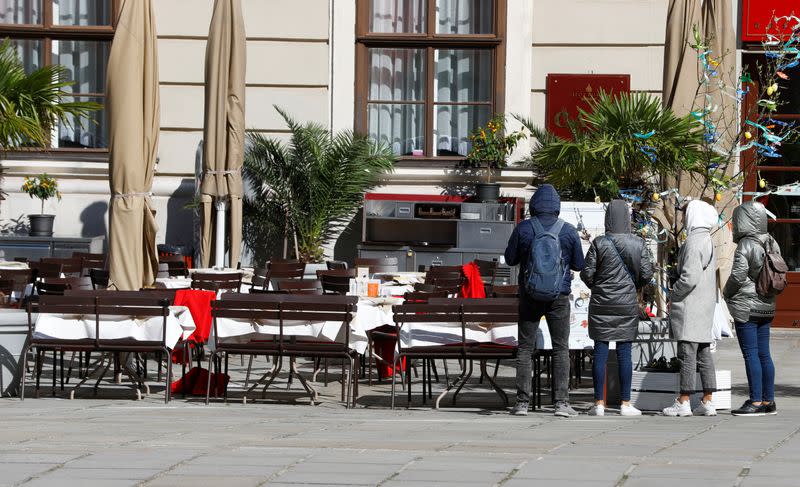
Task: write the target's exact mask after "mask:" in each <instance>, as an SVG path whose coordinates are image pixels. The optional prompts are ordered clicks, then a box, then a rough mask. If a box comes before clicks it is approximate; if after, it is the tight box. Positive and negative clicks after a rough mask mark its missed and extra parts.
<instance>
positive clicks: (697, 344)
mask: <svg viewBox="0 0 800 487" xmlns="http://www.w3.org/2000/svg"><path fill="white" fill-rule="evenodd" d="M685 215H686V216H685V218H684V222H685V223H684V226H685V229H686V233H687V237H686V242H684V243H683V246H682V247H681V250H680V252H679V253H678V275H679V277H678V281H677V282H676V283H675V285H674V286H672V292H671V293H670V296H669V298H670V317H669V318H670V326H671V327H672V334H673V338H674V339H675V340H677V341H678V359H679V360H680V361H681V374H680V375H681V379H680V388H681V391H680V397H678V398H677V399H676V400H675V403H674V404H673V405H672V406H670V407H667V408H664V410H663V412H664V415H666V416H691V415H692V414H695V415H698V416H716V414H717V411H716V409H715V408H714V406H713V405H712V403H711V395H712V393H713V392H714V390H716V388H717V383H716V371H715V370H714V360H713V358H712V357H711V343H712V342H713V341H714V338H713V333H712V329H713V322H714V309H715V308H716V305H717V262H716V258H715V257H714V243H713V242H712V240H711V229H712V228H715V227H716V226H717V225H718V223H719V214H718V213H717V210H715V209H714V207H713V206H711V205H710V204H708V203H706V202H704V201H699V200H696V201H691V202H689V204H688V205H687V207H686V214H685ZM698 369H699V371H700V379H701V381H702V383H703V401H702V402H701V403H700V405H699V406H698V407H697V408H696V409H695V410H694V411H692V409H691V406H690V404H689V397H690V396H691V395H692V394H694V392H695V376H696V373H697V371H698Z"/></svg>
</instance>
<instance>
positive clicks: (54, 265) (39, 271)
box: [28, 262, 63, 279]
mask: <svg viewBox="0 0 800 487" xmlns="http://www.w3.org/2000/svg"><path fill="white" fill-rule="evenodd" d="M28 266H29V267H30V268H31V269H33V270H34V279H46V278H54V277H61V272H62V269H63V265H62V264H61V263H60V262H49V263H48V262H29V263H28Z"/></svg>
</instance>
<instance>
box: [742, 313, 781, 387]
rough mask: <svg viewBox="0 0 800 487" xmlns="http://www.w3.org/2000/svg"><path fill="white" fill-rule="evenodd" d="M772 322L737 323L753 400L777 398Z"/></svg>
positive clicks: (763, 320) (769, 320)
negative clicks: (772, 353)
mask: <svg viewBox="0 0 800 487" xmlns="http://www.w3.org/2000/svg"><path fill="white" fill-rule="evenodd" d="M771 324H772V320H771V319H761V320H753V321H748V322H747V323H736V338H737V339H738V340H739V347H740V348H741V349H742V356H743V357H744V369H745V371H747V384H748V385H749V386H750V400H751V401H753V402H761V401H772V400H773V399H775V365H774V364H773V363H772V356H770V353H769V327H770V325H771Z"/></svg>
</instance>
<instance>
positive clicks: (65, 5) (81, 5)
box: [53, 0, 111, 25]
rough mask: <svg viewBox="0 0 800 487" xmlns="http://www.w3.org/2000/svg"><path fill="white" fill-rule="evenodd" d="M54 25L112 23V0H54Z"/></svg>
mask: <svg viewBox="0 0 800 487" xmlns="http://www.w3.org/2000/svg"><path fill="white" fill-rule="evenodd" d="M53 24H54V25H111V0H53Z"/></svg>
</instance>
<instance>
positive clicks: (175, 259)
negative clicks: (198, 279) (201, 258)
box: [158, 255, 189, 277]
mask: <svg viewBox="0 0 800 487" xmlns="http://www.w3.org/2000/svg"><path fill="white" fill-rule="evenodd" d="M158 262H159V264H167V272H168V273H169V276H170V277H188V276H189V267H188V266H187V265H186V261H185V260H184V259H183V256H182V255H161V256H159V257H158Z"/></svg>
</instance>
